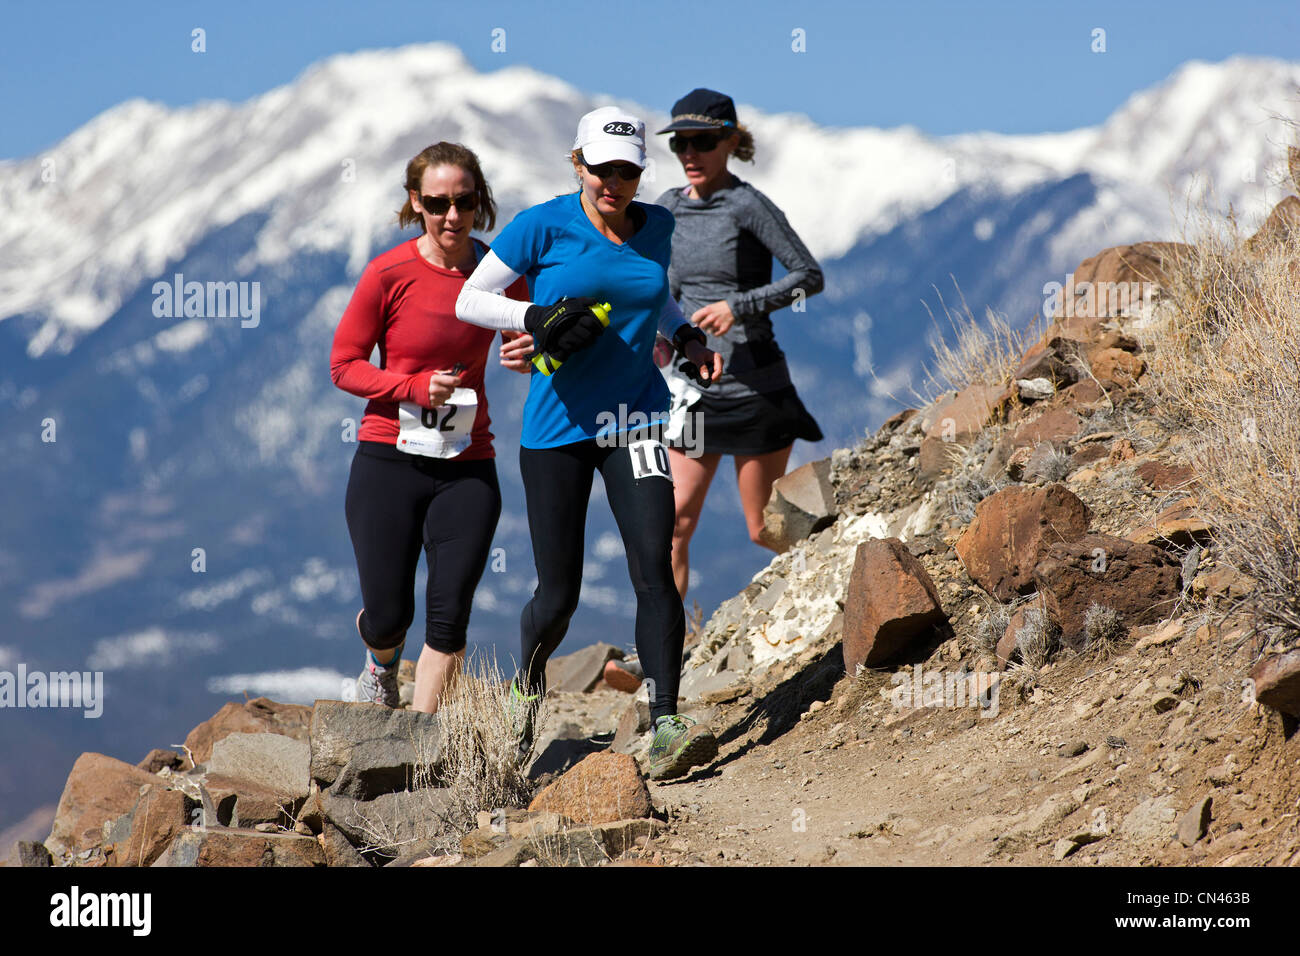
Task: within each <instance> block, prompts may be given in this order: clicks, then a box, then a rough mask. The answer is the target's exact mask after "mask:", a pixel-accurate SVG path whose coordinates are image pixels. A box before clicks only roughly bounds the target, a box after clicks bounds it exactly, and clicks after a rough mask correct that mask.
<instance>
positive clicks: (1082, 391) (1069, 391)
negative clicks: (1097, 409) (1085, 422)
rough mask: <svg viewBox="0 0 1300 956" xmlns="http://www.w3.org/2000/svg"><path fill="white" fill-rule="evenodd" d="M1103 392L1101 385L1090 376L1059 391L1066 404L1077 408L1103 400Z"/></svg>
mask: <svg viewBox="0 0 1300 956" xmlns="http://www.w3.org/2000/svg"><path fill="white" fill-rule="evenodd" d="M1103 394H1104V393H1103V392H1102V390H1101V386H1099V385H1098V384H1097V383H1096V382H1094V381H1093V380H1092V379H1090V378H1085V379H1084V380H1083V381H1081V382H1075V383H1074V384H1073V385H1071V386H1070V387H1069V388H1065V389H1062V390H1061V391H1060V392H1058V393H1057V395H1058V396H1059V397H1060V399H1061V401H1062V402H1063V403H1064V404H1066V405H1070V406H1073V407H1075V408H1086V407H1087V406H1089V405H1095V404H1096V403H1097V402H1100V401H1101V399H1102V395H1103Z"/></svg>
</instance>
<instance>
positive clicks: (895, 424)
mask: <svg viewBox="0 0 1300 956" xmlns="http://www.w3.org/2000/svg"><path fill="white" fill-rule="evenodd" d="M915 414H917V410H916V409H915V408H905V409H903V410H902V411H901V412H897V413H895V414H893V415H890V416H889V418H887V419H885V424H883V425H881V426H880V428H881V430H882V431H888V432H892V431H897V430H898V429H899V428H900V427H901V426H902V425H903V424H904V423H905V422H906V421H907V420H908V419H909V418H911V417H912V416H913V415H915Z"/></svg>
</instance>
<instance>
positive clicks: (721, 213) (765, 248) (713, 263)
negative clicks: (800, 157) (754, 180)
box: [656, 175, 823, 398]
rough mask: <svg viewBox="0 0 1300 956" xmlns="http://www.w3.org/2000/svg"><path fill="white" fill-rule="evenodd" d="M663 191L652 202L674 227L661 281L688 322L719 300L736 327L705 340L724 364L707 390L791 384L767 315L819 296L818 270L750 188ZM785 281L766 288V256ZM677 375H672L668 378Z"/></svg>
mask: <svg viewBox="0 0 1300 956" xmlns="http://www.w3.org/2000/svg"><path fill="white" fill-rule="evenodd" d="M688 192H689V187H687V188H686V189H670V190H668V191H667V192H665V193H664V194H663V195H662V196H660V197H659V198H658V199H657V200H656V202H658V203H659V205H661V206H666V207H667V208H668V209H669V210H670V211H671V212H672V214H673V216H674V217H675V218H676V220H677V228H676V229H675V230H674V231H673V253H672V264H671V265H670V266H669V269H668V282H669V285H670V288H671V291H672V295H673V298H675V299H677V301H678V302H679V303H680V305H681V308H682V312H683V313H684V314H685V316H686V318H687V319H688V320H689V319H690V317H691V315H692V314H693V313H694V312H695V311H696V310H697V309H700V308H703V307H704V306H706V305H709V304H710V303H712V302H718V301H720V300H723V299H725V300H726V302H727V304H728V305H729V306H731V311H732V313H734V314H735V316H736V323H735V325H733V326H732V327H731V329H730V330H729V331H728V332H727V333H726V334H725V335H722V336H716V335H713V334H710V335H709V348H711V349H713V350H714V351H715V352H718V353H720V354H721V355H722V356H723V357H724V358H725V359H726V371H725V372H724V373H723V375H722V377H721V378H719V379H718V381H717V382H716V383H715V384H714V385H713V387H712V388H710V389H709V394H710V395H715V396H717V397H720V398H739V397H742V396H747V395H754V394H757V393H758V392H773V391H776V390H778V389H782V388H786V387H788V386H789V385H790V371H789V369H788V368H787V367H786V363H785V353H783V352H782V351H781V347H780V346H779V345H777V343H776V336H775V334H774V333H773V331H772V320H771V318H770V317H769V313H770V312H773V311H775V310H776V309H783V308H785V307H786V306H788V305H790V304H791V303H793V302H795V301H796V300H797V299H798V298H799V292H798V291H797V290H802V293H803V295H804V296H805V297H806V296H810V295H814V294H816V293H818V292H820V291H821V290H822V285H823V282H822V270H821V267H820V266H818V265H817V260H816V259H814V258H813V257H812V254H811V253H810V252H809V251H808V247H807V246H805V245H804V244H803V242H802V241H801V240H800V239H799V236H798V235H796V234H795V231H794V230H793V229H792V228H790V223H789V222H787V221H786V218H785V214H784V213H782V212H781V210H780V209H778V208H777V207H776V206H775V204H773V202H772V201H771V200H770V199H768V198H767V197H766V196H764V195H763V194H762V193H761V192H759V191H758V190H757V189H755V188H754V187H753V186H751V185H749V183H746V182H744V181H743V180H741V179H738V178H737V177H735V176H734V175H733V176H732V177H731V185H730V186H728V187H725V188H723V189H719V190H718V191H717V192H715V193H713V194H712V195H711V196H709V197H708V198H707V199H692V198H690V196H689V195H687V193H688ZM773 256H775V257H776V258H777V259H778V260H779V261H780V262H781V264H782V265H783V266H785V268H786V270H787V275H785V276H784V277H782V278H781V279H779V280H778V281H776V282H773V281H772V257H773ZM674 374H676V373H674Z"/></svg>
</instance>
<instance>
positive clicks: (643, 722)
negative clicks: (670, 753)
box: [609, 700, 650, 754]
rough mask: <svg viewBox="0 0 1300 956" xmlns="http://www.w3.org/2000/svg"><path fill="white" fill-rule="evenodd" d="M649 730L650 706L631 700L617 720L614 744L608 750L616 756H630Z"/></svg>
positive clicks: (641, 701)
mask: <svg viewBox="0 0 1300 956" xmlns="http://www.w3.org/2000/svg"><path fill="white" fill-rule="evenodd" d="M649 730H650V705H649V704H648V703H646V702H645V701H643V700H633V701H630V702H629V703H628V705H627V709H626V710H624V711H623V716H622V717H620V718H619V721H618V729H617V730H615V731H614V742H613V743H611V744H610V745H609V749H610V750H612V751H614V753H618V754H630V753H633V752H634V751H635V749H636V748H637V745H638V744H639V742H640V739H641V737H642V736H643V735H644V734H646V733H647V732H649Z"/></svg>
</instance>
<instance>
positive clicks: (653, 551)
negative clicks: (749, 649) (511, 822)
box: [519, 436, 686, 718]
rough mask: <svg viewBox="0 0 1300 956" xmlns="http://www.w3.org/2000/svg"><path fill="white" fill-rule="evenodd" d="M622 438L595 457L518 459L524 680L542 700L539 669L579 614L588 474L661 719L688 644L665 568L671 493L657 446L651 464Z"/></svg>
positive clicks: (670, 707) (580, 450) (571, 448)
mask: <svg viewBox="0 0 1300 956" xmlns="http://www.w3.org/2000/svg"><path fill="white" fill-rule="evenodd" d="M619 437H620V439H621V444H620V447H602V446H601V445H599V444H597V442H596V439H591V440H589V441H583V442H577V443H574V444H571V445H562V446H560V447H558V448H542V449H533V448H523V447H520V449H519V472H520V475H521V476H522V478H523V482H524V490H525V493H526V497H527V499H528V530H529V534H530V536H531V538H532V542H533V560H534V561H535V562H536V565H537V590H536V591H534V592H533V597H532V600H531V601H529V602H528V604H527V605H525V607H524V610H523V614H522V615H521V616H520V636H521V643H522V653H523V662H524V668H523V672H522V674H523V679H524V682H525V685H526V687H525V690H526V692H527V693H540V692H543V691H545V689H546V661H547V660H548V659H549V658H550V656H551V654H552V653H553V652H554V651H555V649H556V648H557V647H559V645H560V641H561V640H562V639H563V638H564V634H565V632H566V631H567V630H568V629H569V618H570V617H572V616H573V612H574V611H575V610H577V607H578V595H579V592H580V591H581V590H582V554H583V547H584V543H583V539H584V532H585V530H586V523H587V501H588V499H589V498H590V496H591V482H592V477H593V474H594V473H595V472H596V471H597V470H599V471H600V474H601V477H602V478H603V479H604V481H605V495H606V497H607V498H608V499H609V506H610V510H611V511H613V513H614V520H615V521H616V522H617V523H618V530H619V533H620V534H621V535H622V537H623V547H624V549H625V551H626V552H627V570H628V574H629V575H631V578H632V587H633V589H634V590H635V592H636V649H637V654H638V655H639V656H640V658H641V666H642V668H643V669H644V670H645V675H646V677H647V679H649V680H650V681H653V683H652V684H651V685H650V690H651V699H650V709H651V714H652V716H653V717H655V718H658V717H661V716H664V715H666V714H672V713H676V712H677V686H678V683H679V681H680V679H681V667H682V643H683V640H684V638H685V634H686V618H685V614H684V613H683V611H682V600H681V596H680V595H679V594H678V593H677V585H676V583H675V582H674V581H673V571H672V562H671V556H672V544H673V520H674V512H675V509H674V505H673V484H672V479H671V478H670V477H668V467H667V463H668V459H667V454H666V453H662V446H660V453H662V459H661V460H658V459H656V454H655V450H654V444H657V443H654V444H646V445H637V444H636V443H635V441H634V440H631V439H627V437H626V436H619ZM657 472H662V474H659V473H657ZM638 473H639V474H642V475H643V477H639V478H638V477H637V474H638Z"/></svg>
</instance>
